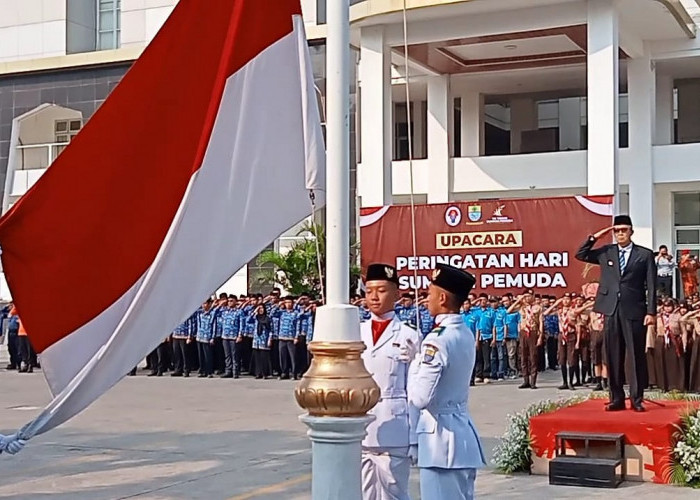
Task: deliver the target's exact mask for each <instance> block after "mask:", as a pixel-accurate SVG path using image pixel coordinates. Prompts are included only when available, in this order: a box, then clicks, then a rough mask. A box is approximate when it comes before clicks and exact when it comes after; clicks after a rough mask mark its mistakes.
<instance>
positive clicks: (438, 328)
mask: <svg viewBox="0 0 700 500" xmlns="http://www.w3.org/2000/svg"><path fill="white" fill-rule="evenodd" d="M444 331H445V327H444V326H436V327H435V328H433V329H432V330H431V331H430V333H435V334H437V336H438V337H439V336H440V335H441V334H442V332H444Z"/></svg>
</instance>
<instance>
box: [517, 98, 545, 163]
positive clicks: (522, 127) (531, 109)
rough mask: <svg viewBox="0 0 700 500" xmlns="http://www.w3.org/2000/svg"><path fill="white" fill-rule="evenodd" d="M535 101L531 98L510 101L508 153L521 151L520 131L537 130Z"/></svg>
mask: <svg viewBox="0 0 700 500" xmlns="http://www.w3.org/2000/svg"><path fill="white" fill-rule="evenodd" d="M538 126H539V125H538V120H537V103H536V102H535V101H534V100H532V99H513V100H512V101H510V154H512V155H516V154H519V153H521V152H522V132H524V131H526V130H537V129H538Z"/></svg>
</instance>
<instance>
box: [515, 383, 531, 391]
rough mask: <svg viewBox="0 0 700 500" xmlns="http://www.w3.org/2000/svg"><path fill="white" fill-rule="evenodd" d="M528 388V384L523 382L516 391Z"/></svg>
mask: <svg viewBox="0 0 700 500" xmlns="http://www.w3.org/2000/svg"><path fill="white" fill-rule="evenodd" d="M529 388H530V382H523V383H522V384H520V385H519V386H518V389H529Z"/></svg>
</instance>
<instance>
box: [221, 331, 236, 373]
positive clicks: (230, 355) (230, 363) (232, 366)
mask: <svg viewBox="0 0 700 500" xmlns="http://www.w3.org/2000/svg"><path fill="white" fill-rule="evenodd" d="M221 342H222V344H223V348H224V365H225V366H224V373H225V374H226V375H233V374H236V375H240V374H241V365H240V364H239V363H238V362H239V360H240V356H239V355H238V344H236V340H235V339H221Z"/></svg>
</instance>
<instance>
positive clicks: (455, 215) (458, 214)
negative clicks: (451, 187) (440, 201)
mask: <svg viewBox="0 0 700 500" xmlns="http://www.w3.org/2000/svg"><path fill="white" fill-rule="evenodd" d="M445 222H447V225H448V226H450V227H455V226H458V225H459V223H460V222H462V211H461V210H460V209H459V207H455V206H454V205H453V206H451V207H447V210H446V211H445Z"/></svg>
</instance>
